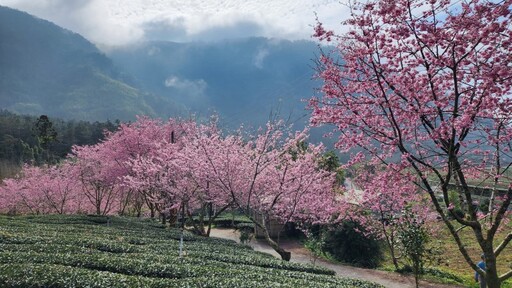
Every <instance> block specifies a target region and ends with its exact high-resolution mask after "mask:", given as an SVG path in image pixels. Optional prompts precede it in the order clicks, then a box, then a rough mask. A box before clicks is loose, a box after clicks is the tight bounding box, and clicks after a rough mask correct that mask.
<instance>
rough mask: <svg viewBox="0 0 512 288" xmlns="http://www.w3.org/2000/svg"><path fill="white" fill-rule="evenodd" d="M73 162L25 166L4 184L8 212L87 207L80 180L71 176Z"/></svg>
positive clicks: (2, 199)
mask: <svg viewBox="0 0 512 288" xmlns="http://www.w3.org/2000/svg"><path fill="white" fill-rule="evenodd" d="M69 167H70V166H69V163H63V164H61V165H58V166H49V167H35V166H28V165H25V166H24V167H23V169H22V171H21V172H20V174H19V175H18V176H17V177H16V178H12V179H6V180H4V183H3V185H2V186H0V206H1V209H2V210H3V211H4V212H9V213H19V214H70V213H78V212H81V211H83V209H86V207H83V206H82V204H81V202H82V201H81V200H82V199H81V198H80V197H81V194H80V191H79V190H78V187H79V183H78V182H77V179H75V178H73V177H69V175H68V171H69Z"/></svg>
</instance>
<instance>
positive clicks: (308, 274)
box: [0, 216, 381, 288]
mask: <svg viewBox="0 0 512 288" xmlns="http://www.w3.org/2000/svg"><path fill="white" fill-rule="evenodd" d="M179 235H180V234H179V230H176V229H164V227H163V226H161V225H160V224H158V223H156V222H154V221H151V220H138V219H130V218H120V217H109V218H107V217H103V216H24V217H21V216H18V217H7V216H0V247H1V249H0V286H2V287H114V288H115V287H341V288H343V287H368V288H374V287H375V288H378V287H381V286H379V285H376V284H371V283H368V282H363V281H359V280H352V279H342V278H336V277H334V276H332V275H333V273H334V272H333V271H330V270H326V269H325V268H320V267H314V266H310V265H304V264H296V263H289V262H283V261H281V260H278V259H275V258H273V257H272V256H270V255H268V254H263V253H258V252H255V251H253V250H252V249H251V248H250V247H248V246H242V245H239V244H236V243H234V242H231V241H228V240H222V239H217V238H201V237H197V236H194V235H191V234H188V233H187V234H186V235H185V238H184V240H185V241H184V243H185V244H184V247H185V253H186V254H185V256H184V257H183V258H182V259H179V258H178V245H179V240H178V239H179Z"/></svg>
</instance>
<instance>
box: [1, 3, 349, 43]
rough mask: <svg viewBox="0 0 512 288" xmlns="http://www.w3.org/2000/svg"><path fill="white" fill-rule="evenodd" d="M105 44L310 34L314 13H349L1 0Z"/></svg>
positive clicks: (332, 22)
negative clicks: (147, 40) (148, 40)
mask: <svg viewBox="0 0 512 288" xmlns="http://www.w3.org/2000/svg"><path fill="white" fill-rule="evenodd" d="M0 5H4V6H8V7H12V8H16V9H19V10H22V11H26V12H28V13H30V14H33V15H36V16H38V17H40V18H43V19H46V20H49V21H52V22H54V23H56V24H57V25H59V26H62V27H64V28H67V29H70V30H72V31H74V32H78V33H80V34H82V35H83V36H84V37H86V38H88V39H89V40H91V41H93V42H95V43H96V44H99V45H102V44H105V45H124V44H130V43H133V42H137V41H139V40H144V39H151V40H155V39H159V40H171V41H190V40H205V41H209V40H217V39H224V38H237V37H246V36H264V37H275V38H285V39H292V40H295V39H311V38H310V35H311V34H312V33H313V28H312V25H314V24H315V13H317V14H318V17H319V19H320V21H321V22H323V23H324V24H326V25H327V26H328V27H333V28H339V26H338V24H337V23H339V22H340V21H341V20H342V19H343V18H344V17H346V15H347V8H346V7H345V6H343V5H341V4H340V1H339V0H274V1H273V0H202V1H198V0H0Z"/></svg>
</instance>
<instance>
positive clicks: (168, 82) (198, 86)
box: [164, 76, 208, 96]
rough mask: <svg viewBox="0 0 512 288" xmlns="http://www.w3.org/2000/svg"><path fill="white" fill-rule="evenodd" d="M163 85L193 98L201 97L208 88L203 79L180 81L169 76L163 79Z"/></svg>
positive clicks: (175, 77)
mask: <svg viewBox="0 0 512 288" xmlns="http://www.w3.org/2000/svg"><path fill="white" fill-rule="evenodd" d="M164 85H165V87H168V88H174V89H177V90H180V91H182V92H186V93H187V94H190V95H195V96H199V95H203V94H204V92H205V90H206V88H207V87H208V84H207V83H206V81H204V80H203V79H198V80H189V79H181V78H179V77H177V76H170V77H169V78H167V79H165V82H164Z"/></svg>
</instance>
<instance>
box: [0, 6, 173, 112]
mask: <svg viewBox="0 0 512 288" xmlns="http://www.w3.org/2000/svg"><path fill="white" fill-rule="evenodd" d="M0 75H1V77H0V103H1V104H0V108H3V109H8V110H10V111H13V112H17V113H21V114H33V115H41V114H47V115H51V116H53V117H61V118H66V119H77V120H93V121H102V120H107V119H110V120H115V119H121V120H128V119H134V115H136V114H145V115H151V116H155V115H157V114H159V113H162V112H164V111H165V112H166V113H169V114H171V113H174V112H177V111H178V110H179V109H178V108H176V106H174V104H172V103H170V102H168V101H166V100H165V99H162V98H159V97H158V96H155V95H152V94H149V93H145V92H143V91H141V90H140V89H138V88H137V87H136V86H135V85H134V83H133V81H132V78H131V77H130V76H129V75H128V74H126V73H124V72H122V71H121V70H120V69H118V68H116V67H115V66H114V64H113V63H112V61H111V60H110V59H109V58H108V57H107V56H105V55H104V54H103V53H101V52H100V51H99V50H98V49H97V48H96V46H94V45H93V44H92V43H90V42H89V41H87V40H86V39H85V38H83V37H82V36H80V35H78V34H76V33H73V32H71V31H69V30H65V29H63V28H60V27H58V26H57V25H54V24H52V23H51V22H48V21H45V20H42V19H39V18H35V17H33V16H31V15H29V14H27V13H24V12H20V11H17V10H13V9H10V8H7V7H2V6H0ZM153 107H158V109H154V108H153Z"/></svg>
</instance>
